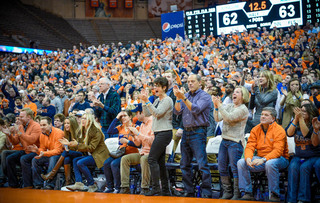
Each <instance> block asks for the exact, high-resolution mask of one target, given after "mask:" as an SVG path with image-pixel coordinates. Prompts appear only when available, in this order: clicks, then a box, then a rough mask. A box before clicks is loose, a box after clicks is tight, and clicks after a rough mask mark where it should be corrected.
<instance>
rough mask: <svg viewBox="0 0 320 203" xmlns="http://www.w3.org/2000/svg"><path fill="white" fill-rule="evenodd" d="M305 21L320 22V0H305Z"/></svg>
mask: <svg viewBox="0 0 320 203" xmlns="http://www.w3.org/2000/svg"><path fill="white" fill-rule="evenodd" d="M303 8H304V9H303V11H304V16H303V17H304V19H305V22H309V23H311V24H313V25H314V24H315V23H320V0H303Z"/></svg>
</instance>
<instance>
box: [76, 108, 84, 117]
mask: <svg viewBox="0 0 320 203" xmlns="http://www.w3.org/2000/svg"><path fill="white" fill-rule="evenodd" d="M84 113H85V111H83V110H80V111H78V112H77V113H76V116H80V117H81V116H82V115H83V114H84Z"/></svg>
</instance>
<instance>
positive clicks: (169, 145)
mask: <svg viewBox="0 0 320 203" xmlns="http://www.w3.org/2000/svg"><path fill="white" fill-rule="evenodd" d="M173 144H174V141H173V140H171V142H170V143H169V144H168V146H167V147H166V154H168V155H171V154H172V150H173Z"/></svg>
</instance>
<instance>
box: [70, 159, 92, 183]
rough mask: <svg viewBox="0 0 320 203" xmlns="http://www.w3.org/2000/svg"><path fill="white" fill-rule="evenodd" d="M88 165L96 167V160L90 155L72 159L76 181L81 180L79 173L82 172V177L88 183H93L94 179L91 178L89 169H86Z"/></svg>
mask: <svg viewBox="0 0 320 203" xmlns="http://www.w3.org/2000/svg"><path fill="white" fill-rule="evenodd" d="M88 166H94V167H96V162H95V161H94V159H93V157H92V156H91V155H90V156H81V157H76V158H74V159H73V171H74V175H75V177H76V182H82V176H81V173H83V175H84V177H85V178H86V179H87V181H88V185H93V184H94V180H93V178H92V175H91V172H90V170H89V169H88Z"/></svg>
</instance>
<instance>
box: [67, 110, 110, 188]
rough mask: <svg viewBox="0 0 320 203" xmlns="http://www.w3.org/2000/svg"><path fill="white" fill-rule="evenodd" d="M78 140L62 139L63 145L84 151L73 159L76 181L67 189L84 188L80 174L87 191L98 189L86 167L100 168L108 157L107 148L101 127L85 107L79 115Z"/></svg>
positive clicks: (90, 111)
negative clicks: (87, 188)
mask: <svg viewBox="0 0 320 203" xmlns="http://www.w3.org/2000/svg"><path fill="white" fill-rule="evenodd" d="M80 132H81V133H80V141H79V142H78V141H77V140H73V141H71V142H68V141H67V140H62V141H61V143H62V144H63V145H68V146H69V148H70V149H71V150H75V151H78V152H82V153H85V154H86V155H85V156H81V157H77V158H75V159H73V170H74V174H75V179H76V183H75V184H74V185H71V186H68V187H67V189H68V190H71V191H76V190H85V186H84V184H83V183H82V175H81V173H82V174H83V175H84V176H85V178H86V180H87V182H88V186H89V190H88V192H95V191H97V190H98V187H97V185H96V184H95V183H94V180H93V177H92V175H91V173H90V171H89V169H88V166H93V167H98V168H101V167H102V166H103V163H104V161H105V160H106V159H107V158H108V157H109V150H108V148H107V146H106V145H105V143H104V135H103V133H102V131H101V128H100V126H99V124H98V123H97V121H96V120H95V117H94V112H93V110H92V109H86V110H85V113H84V114H83V115H82V117H81V131H80Z"/></svg>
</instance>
